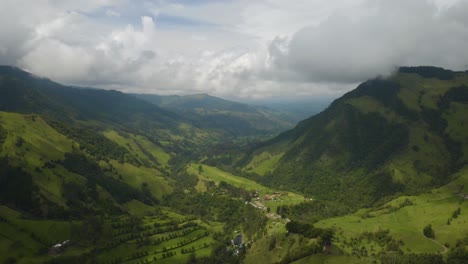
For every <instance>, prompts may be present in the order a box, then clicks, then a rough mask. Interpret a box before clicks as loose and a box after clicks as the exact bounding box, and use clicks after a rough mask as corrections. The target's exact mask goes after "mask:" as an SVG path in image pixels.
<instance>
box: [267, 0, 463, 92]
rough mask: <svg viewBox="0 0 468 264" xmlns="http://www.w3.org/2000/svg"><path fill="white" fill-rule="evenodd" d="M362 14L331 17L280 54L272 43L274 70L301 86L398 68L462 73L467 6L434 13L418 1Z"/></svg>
mask: <svg viewBox="0 0 468 264" xmlns="http://www.w3.org/2000/svg"><path fill="white" fill-rule="evenodd" d="M363 10H365V12H363V13H361V14H357V15H356V13H348V12H335V13H333V14H332V15H330V16H329V17H328V18H327V19H325V20H324V21H323V22H321V23H320V24H318V25H317V26H308V27H304V28H302V29H301V30H299V31H297V32H296V33H295V34H294V35H293V36H292V38H291V39H290V41H289V43H288V44H287V47H286V48H283V51H282V52H281V51H280V49H278V48H277V45H278V41H273V42H272V43H271V46H270V50H271V51H272V52H271V53H270V54H271V55H272V56H273V60H274V61H275V65H276V66H277V67H278V68H280V69H283V70H285V71H290V72H291V74H290V75H289V76H291V77H292V78H299V79H300V80H302V81H310V82H342V83H350V82H359V81H363V80H365V79H368V78H372V77H374V76H377V75H386V74H390V73H391V72H392V70H393V69H394V68H395V67H397V66H401V65H436V66H442V67H447V68H450V69H457V70H465V69H466V65H467V64H468V52H467V51H466V48H465V47H464V45H463V44H462V43H467V41H468V27H467V24H466V21H467V19H466V16H464V15H461V14H462V13H463V14H466V13H467V12H468V6H467V4H466V2H458V3H456V4H455V6H452V7H450V8H448V9H445V10H441V11H440V12H438V7H437V6H436V5H433V4H431V3H428V2H426V1H422V0H415V1H404V0H397V1H383V0H378V1H369V2H367V3H366V5H365V6H363V7H361V10H360V11H363ZM347 11H349V10H347ZM455 13H458V14H460V16H458V17H457V16H455V15H454V14H455ZM282 45H285V44H284V43H283V44H282Z"/></svg>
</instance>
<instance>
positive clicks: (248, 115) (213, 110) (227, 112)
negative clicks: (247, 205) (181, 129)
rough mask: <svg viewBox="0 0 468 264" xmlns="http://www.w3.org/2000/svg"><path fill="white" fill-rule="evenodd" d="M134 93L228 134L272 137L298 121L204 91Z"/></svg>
mask: <svg viewBox="0 0 468 264" xmlns="http://www.w3.org/2000/svg"><path fill="white" fill-rule="evenodd" d="M134 96H135V97H137V98H139V99H142V100H145V101H148V102H151V103H153V104H155V105H157V106H160V107H161V108H164V109H167V110H170V111H173V112H176V113H178V114H179V115H180V116H184V117H186V118H189V119H190V120H192V121H193V123H194V124H195V125H196V126H198V127H203V128H207V129H211V130H216V131H220V132H221V133H223V134H224V135H225V136H228V137H245V136H251V135H257V136H262V135H263V136H265V135H267V136H272V135H276V134H278V133H280V132H283V131H285V130H287V129H290V128H292V127H293V126H294V125H295V124H296V123H297V121H299V120H297V118H295V115H294V114H293V113H292V112H288V111H280V110H273V109H271V108H267V107H261V106H251V105H247V104H243V103H237V102H232V101H228V100H224V99H221V98H218V97H214V96H210V95H207V94H195V95H187V96H177V95H171V96H161V95H153V94H135V95H134Z"/></svg>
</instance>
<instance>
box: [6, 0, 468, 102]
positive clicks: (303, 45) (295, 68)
mask: <svg viewBox="0 0 468 264" xmlns="http://www.w3.org/2000/svg"><path fill="white" fill-rule="evenodd" d="M427 1H428V2H426V1H424V0H413V1H404V0H396V1H383V0H374V1H372V0H357V1H356V0H339V1H324V0H298V1H281V0H258V1H248V0H238V1H227V2H217V1H216V2H209V1H208V2H207V3H204V4H196V5H195V4H185V5H184V4H180V3H175V2H174V1H165V0H160V1H138V2H135V1H126V0H118V1H111V0H99V1H93V0H86V1H71V0H70V1H68V0H66V1H55V0H52V1H46V0H37V1H27V0H15V1H13V0H0V7H1V8H0V38H1V39H2V41H1V42H0V64H15V65H19V66H21V67H24V68H26V69H28V70H31V71H33V72H34V73H36V74H39V75H43V76H47V77H50V78H53V79H54V80H57V81H60V82H64V83H67V84H75V85H88V86H97V87H101V88H113V89H119V90H123V91H128V92H145V93H164V94H174V93H178V94H187V93H200V92H204V93H210V94H214V95H218V96H226V97H256V98H258V97H266V96H285V95H287V96H291V94H295V95H297V96H305V95H324V94H326V95H330V94H340V93H343V92H344V91H347V90H349V89H351V88H353V87H354V86H355V85H356V84H357V83H358V82H360V81H364V80H365V79H367V78H372V77H374V76H376V75H379V74H387V73H389V72H390V71H391V70H392V68H393V67H394V66H397V65H420V64H425V65H438V66H444V67H448V68H452V69H465V68H464V67H466V66H465V65H466V64H468V52H466V51H465V50H464V46H463V44H464V43H468V19H467V16H466V13H467V12H468V1H466V0H458V1H457V0H451V3H449V4H447V3H448V2H447V1H441V0H427ZM431 3H436V5H433V4H431ZM26 6H27V8H25V7H26ZM162 14H165V15H166V17H167V16H172V17H173V18H175V20H174V21H164V16H162ZM178 18H181V19H182V20H181V21H180V23H179V22H178V21H177V19H178ZM166 19H167V18H166ZM183 19H185V20H183ZM191 21H193V23H194V24H193V25H190V23H192V22H191ZM197 21H199V22H200V23H199V24H197V23H198V22H197ZM164 23H166V24H164ZM167 23H173V24H172V25H171V26H167ZM178 23H179V24H178ZM187 23H188V24H187Z"/></svg>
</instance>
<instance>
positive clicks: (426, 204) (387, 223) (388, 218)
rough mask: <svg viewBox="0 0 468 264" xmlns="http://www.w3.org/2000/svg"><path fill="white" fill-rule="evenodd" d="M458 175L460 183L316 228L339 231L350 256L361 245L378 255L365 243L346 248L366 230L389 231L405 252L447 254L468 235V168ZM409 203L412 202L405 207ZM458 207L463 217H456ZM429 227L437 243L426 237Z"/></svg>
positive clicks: (375, 248)
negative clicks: (466, 194)
mask: <svg viewBox="0 0 468 264" xmlns="http://www.w3.org/2000/svg"><path fill="white" fill-rule="evenodd" d="M457 176H459V178H458V179H457V180H456V181H454V182H452V183H451V184H449V185H447V186H444V187H442V188H439V189H435V190H433V191H432V192H430V193H425V194H422V195H419V196H407V197H399V198H397V199H395V200H393V201H391V202H389V203H387V204H385V205H384V206H382V207H380V208H375V209H361V210H359V211H358V212H357V213H355V214H352V215H347V216H343V217H338V218H331V219H326V220H322V221H320V222H318V223H316V224H315V226H317V227H331V228H334V229H335V230H336V231H337V241H336V244H337V245H338V246H339V247H341V248H343V249H344V250H345V251H347V252H348V253H351V251H352V250H353V247H354V248H355V247H361V246H364V247H365V248H366V250H367V251H368V252H374V253H376V252H375V251H377V247H375V245H374V250H372V249H371V246H372V243H367V242H366V241H362V242H361V244H359V245H355V246H349V245H348V246H346V245H345V244H346V243H345V241H347V242H350V241H351V240H352V239H353V238H357V237H358V236H359V235H360V234H362V233H363V232H366V231H367V232H376V231H379V230H389V231H390V235H391V236H392V237H393V238H394V239H396V240H401V241H402V242H403V243H402V245H401V249H402V250H403V251H404V252H407V253H410V252H413V253H435V252H440V253H445V252H446V249H445V247H450V246H454V243H455V241H457V240H458V239H462V238H464V237H465V236H467V235H468V202H466V201H463V199H462V198H461V197H460V196H459V195H458V194H457V193H458V192H459V191H460V188H461V186H465V188H466V186H467V184H468V168H465V169H464V170H462V171H461V172H460V173H459V174H458V175H457ZM464 191H465V192H466V190H464ZM405 201H410V202H409V203H406V204H407V205H404V204H405ZM458 208H460V209H461V214H460V215H459V216H458V217H457V218H452V214H453V212H454V211H456V210H457V209H458ZM449 219H450V224H448V222H449ZM429 224H431V225H432V228H433V230H434V231H435V241H434V240H431V239H429V238H427V237H425V236H424V235H423V232H422V230H423V228H424V227H425V226H427V225H429ZM444 245H445V246H444Z"/></svg>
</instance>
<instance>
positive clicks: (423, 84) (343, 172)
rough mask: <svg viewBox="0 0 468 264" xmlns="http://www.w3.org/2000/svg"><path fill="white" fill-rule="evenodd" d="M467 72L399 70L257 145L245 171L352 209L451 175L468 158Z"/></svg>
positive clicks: (420, 188) (437, 183)
mask: <svg viewBox="0 0 468 264" xmlns="http://www.w3.org/2000/svg"><path fill="white" fill-rule="evenodd" d="M467 98H468V74H467V73H463V72H452V71H448V70H444V69H441V68H434V67H413V68H411V67H409V68H400V71H399V72H398V73H397V74H395V75H393V76H391V77H389V78H378V79H374V80H369V81H367V82H364V83H362V84H361V85H359V86H358V87H357V88H356V89H355V90H353V91H351V92H349V93H347V94H345V95H344V96H343V97H341V98H339V99H337V100H335V101H334V102H333V103H332V104H331V106H330V107H329V108H328V109H326V110H325V111H324V112H322V113H320V114H318V115H316V116H313V117H311V118H309V119H306V120H304V121H302V122H301V123H300V124H299V125H298V126H297V127H295V128H294V129H293V130H290V131H287V132H285V133H283V134H281V135H279V136H278V137H276V138H274V139H272V140H270V141H268V142H266V143H265V144H263V145H261V146H259V147H258V148H256V149H255V150H254V151H253V152H252V153H250V154H249V155H248V156H247V157H246V158H244V159H243V160H241V161H240V164H242V165H243V166H244V170H243V172H244V173H246V174H247V175H250V177H253V178H254V179H256V180H258V181H260V182H263V183H265V184H269V185H272V186H278V185H282V186H285V187H288V188H293V189H295V190H298V191H301V192H304V193H306V194H309V195H311V196H313V197H317V198H320V199H325V200H330V201H339V202H342V203H344V204H347V205H349V206H351V207H353V208H359V207H362V206H369V205H371V204H373V203H375V202H376V201H378V200H379V199H381V198H383V197H386V196H391V195H395V194H402V193H407V194H412V193H418V192H421V191H424V190H427V189H428V188H431V187H435V186H441V185H443V184H446V183H448V182H449V181H451V180H452V178H451V175H452V174H453V173H455V172H457V171H458V170H460V169H461V168H462V167H463V166H465V165H466V164H467V162H468V156H467V155H466V153H468V152H467V151H468V138H467V136H466V135H467V133H466V129H467V128H466V126H467V125H468V123H467V120H468V118H467V113H468V111H467V110H468V100H467Z"/></svg>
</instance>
